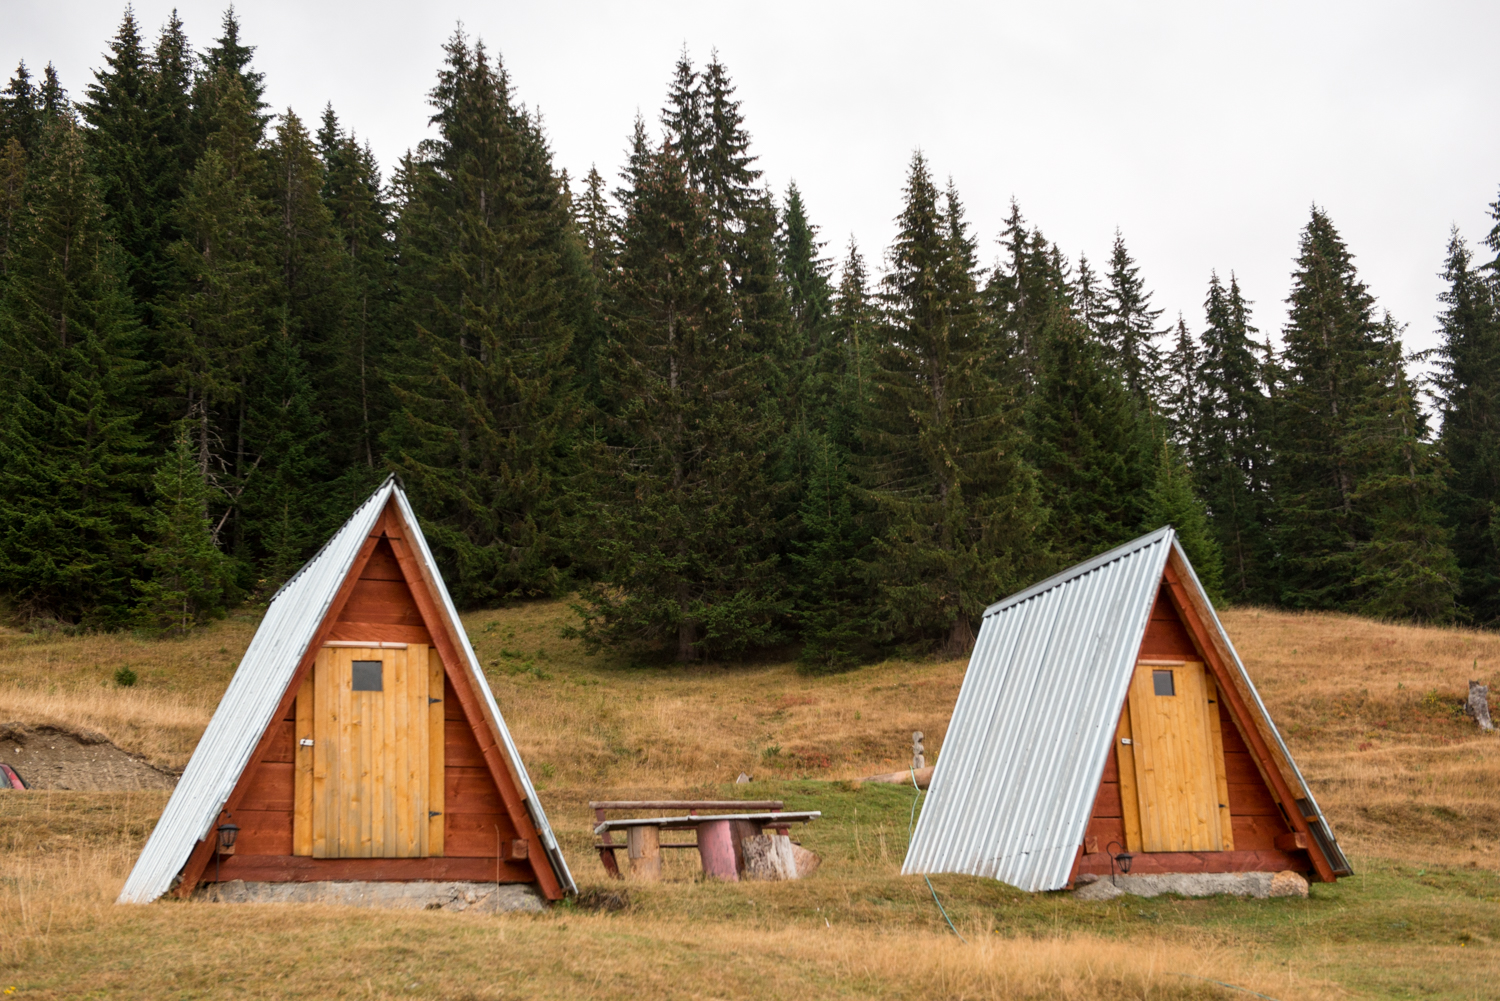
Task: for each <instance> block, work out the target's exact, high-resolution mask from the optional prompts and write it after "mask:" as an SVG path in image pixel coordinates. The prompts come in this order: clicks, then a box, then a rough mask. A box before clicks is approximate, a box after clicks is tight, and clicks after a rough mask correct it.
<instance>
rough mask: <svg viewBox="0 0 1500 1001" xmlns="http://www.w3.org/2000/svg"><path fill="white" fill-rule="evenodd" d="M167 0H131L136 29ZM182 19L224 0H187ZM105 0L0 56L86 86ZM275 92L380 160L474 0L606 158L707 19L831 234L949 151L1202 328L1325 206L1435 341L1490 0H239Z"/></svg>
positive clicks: (564, 120)
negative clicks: (1119, 243) (1214, 302)
mask: <svg viewBox="0 0 1500 1001" xmlns="http://www.w3.org/2000/svg"><path fill="white" fill-rule="evenodd" d="M173 6H174V4H173V3H171V2H162V0H138V2H137V3H136V5H135V10H136V14H137V17H138V18H139V20H140V22H141V23H142V25H143V28H144V30H145V31H146V33H147V34H148V37H152V38H154V35H155V33H156V31H157V29H158V28H159V26H160V25H161V24H162V22H163V21H164V20H165V19H166V17H167V14H168V12H169V11H170V9H171V8H172V7H173ZM176 6H177V7H178V8H179V9H180V11H181V16H182V18H183V20H184V21H185V22H186V28H187V32H188V35H189V38H190V39H191V40H192V42H193V43H194V45H195V47H197V48H199V49H202V48H204V47H206V46H207V45H208V44H209V43H210V42H211V40H212V39H213V38H214V37H215V36H216V35H217V34H218V27H219V19H220V16H221V14H222V11H223V4H222V3H221V2H217V0H215V2H198V0H181V2H178V3H177V4H176ZM122 10H123V4H121V3H120V2H119V0H108V2H97V0H70V2H67V3H38V2H36V0H0V26H3V30H0V70H3V71H4V76H5V77H6V78H8V77H9V75H10V72H11V71H12V70H13V69H14V67H15V65H16V62H17V61H18V60H19V59H21V58H24V59H25V60H26V62H27V64H28V66H31V67H32V68H33V70H39V69H40V67H41V66H43V65H45V64H46V62H47V61H48V60H51V61H53V62H54V63H55V64H56V65H57V68H58V70H59V72H60V73H61V76H62V79H63V82H64V85H65V86H67V87H68V89H69V91H70V93H71V94H72V95H73V96H74V97H75V98H77V97H81V96H82V95H83V92H84V87H85V85H86V84H87V83H88V82H89V81H90V80H91V79H92V77H91V75H90V71H91V70H92V69H93V68H94V67H97V66H99V65H101V64H102V55H101V54H102V53H103V51H104V50H105V47H106V44H107V41H108V39H109V38H110V37H111V36H112V35H113V34H114V31H115V28H116V27H117V25H118V22H119V19H120V15H121V12H122ZM239 12H240V19H241V23H242V26H243V38H244V40H245V41H246V42H247V43H248V44H251V45H255V46H257V51H256V59H255V64H254V65H255V66H256V68H258V69H260V70H261V71H263V72H264V73H265V74H266V81H267V85H268V89H267V98H268V100H269V101H270V102H271V104H272V105H273V107H275V108H278V109H280V108H285V107H286V106H288V105H290V106H291V107H292V108H294V109H295V110H296V111H297V113H298V114H300V115H301V116H302V117H303V118H304V119H307V120H309V121H310V122H314V121H315V120H316V118H317V116H318V114H319V113H320V111H321V109H322V107H323V105H324V103H325V102H327V101H332V102H333V104H334V107H335V109H336V110H337V111H338V113H339V115H340V118H341V119H342V120H343V121H344V123H345V125H346V126H348V127H351V128H353V129H354V130H355V131H356V132H357V133H359V134H360V135H361V136H364V137H366V138H368V139H369V140H370V141H371V142H372V143H373V145H374V148H375V151H376V153H377V155H378V156H379V158H380V161H381V165H382V167H383V168H387V169H388V168H389V166H390V164H391V163H392V162H393V161H394V160H395V158H396V157H397V156H398V155H399V154H400V153H401V152H402V151H403V150H404V149H406V148H407V147H408V146H410V145H413V144H415V143H416V142H417V141H418V140H419V139H421V138H422V137H423V136H424V135H425V134H426V129H427V126H426V119H427V114H428V111H427V108H426V105H425V94H426V92H427V90H428V89H429V88H430V87H431V85H432V81H433V78H434V73H435V71H436V70H437V67H438V65H439V62H440V60H441V56H442V54H441V50H440V46H441V44H442V43H443V41H444V40H445V39H446V38H447V37H448V36H449V35H450V34H451V33H452V31H453V29H454V26H455V24H456V22H458V21H460V20H461V21H463V22H464V24H465V26H466V27H467V29H468V31H469V32H470V33H471V34H474V35H478V36H480V37H482V38H483V39H484V40H485V42H486V43H487V44H488V45H489V46H490V47H491V49H492V51H493V50H495V49H498V50H499V51H500V52H501V54H502V55H503V56H504V58H505V62H506V65H507V66H508V68H509V70H510V73H511V76H512V80H513V82H514V85H515V89H516V93H517V95H518V96H519V98H520V99H521V100H523V101H525V102H526V103H527V104H529V105H532V106H534V107H540V108H541V109H542V111H543V113H544V114H545V116H546V121H547V126H548V133H549V135H550V137H551V141H552V144H553V148H554V150H555V153H556V161H557V164H558V166H559V167H566V168H567V169H568V171H569V173H570V174H571V175H572V176H573V177H574V178H581V176H582V175H583V174H584V173H585V172H586V171H587V170H588V167H589V165H590V163H597V164H598V166H599V169H600V171H601V172H602V173H604V174H605V175H606V177H607V178H608V179H609V180H610V181H611V186H613V183H614V180H615V174H616V173H617V171H618V169H619V166H620V163H621V161H622V160H623V150H624V148H625V143H626V137H627V135H628V134H629V130H630V127H631V122H632V120H633V118H634V115H635V113H636V110H637V109H640V110H641V111H642V112H643V113H645V114H646V116H647V118H648V120H649V121H651V122H652V123H653V124H654V123H655V122H656V117H657V111H658V109H659V108H660V107H661V104H662V101H663V99H664V96H665V93H666V85H667V81H668V79H669V77H670V75H671V72H672V65H673V61H674V60H675V58H676V56H677V53H678V51H679V49H680V48H681V46H682V45H683V44H684V43H686V45H687V46H688V48H689V51H690V52H691V53H692V55H693V56H694V58H695V59H696V60H697V61H698V62H700V63H701V62H702V61H704V60H706V58H707V57H708V55H709V53H710V50H711V49H713V48H715V47H717V49H718V50H719V53H720V57H721V58H722V59H723V61H724V62H725V64H726V65H727V66H728V68H729V71H730V73H731V75H732V77H733V79H734V81H735V83H736V84H737V86H738V92H739V97H740V98H741V99H742V100H743V110H744V113H745V115H746V118H747V124H748V127H749V129H750V132H751V135H752V137H753V139H754V146H753V151H754V152H756V153H758V154H759V156H760V166H761V167H762V168H763V169H764V170H765V172H766V179H767V180H768V181H769V182H770V183H771V184H772V185H773V186H774V187H775V189H776V190H777V191H778V192H783V191H784V190H785V187H786V183H787V181H788V180H789V179H791V178H796V180H797V183H798V185H799V186H800V187H801V188H802V191H803V194H804V197H805V199H806V201H807V205H808V208H809V212H810V214H811V216H812V219H813V221H814V222H815V223H816V224H818V225H819V226H820V227H821V229H822V232H823V235H824V238H825V239H827V240H828V243H829V246H828V251H829V252H830V253H831V254H833V255H834V256H835V257H841V256H842V253H843V248H844V245H845V243H846V242H847V240H848V238H849V236H850V234H853V235H854V236H855V237H857V238H858V240H859V242H860V245H861V247H862V248H863V249H864V251H865V253H866V256H867V258H868V259H869V260H870V261H871V263H872V264H876V263H878V260H879V258H880V256H881V253H882V252H883V250H884V248H885V245H886V243H887V242H888V240H889V239H890V237H891V235H892V233H893V229H894V227H893V224H892V220H893V218H894V216H895V215H896V213H897V211H898V209H899V206H900V189H901V184H902V180H903V176H904V172H905V170H906V166H907V163H908V160H909V158H910V155H911V152H912V150H914V149H916V148H918V147H920V148H921V149H922V150H924V151H925V152H926V154H927V156H928V157H929V159H930V161H931V163H932V165H933V168H934V170H935V171H936V172H937V174H938V175H939V177H943V176H946V175H951V176H952V177H953V179H954V180H955V181H956V183H957V185H958V188H959V191H960V194H961V195H962V196H963V198H964V200H965V202H966V203H967V205H968V209H969V213H970V221H971V222H972V223H973V225H974V228H975V231H976V233H977V234H978V235H979V236H980V238H981V247H982V254H983V259H984V260H986V261H989V260H992V259H993V258H994V257H995V256H996V255H997V254H998V249H997V248H996V246H995V242H994V239H995V237H996V235H997V234H998V232H999V230H1000V227H1001V225H1002V223H1003V220H1004V218H1005V215H1006V213H1007V210H1008V204H1009V201H1010V199H1011V197H1012V196H1014V197H1016V198H1017V199H1018V200H1019V201H1020V204H1021V207H1022V211H1023V212H1024V213H1025V214H1026V216H1027V217H1028V219H1029V220H1030V221H1031V222H1032V223H1033V224H1037V225H1040V226H1041V227H1042V229H1043V231H1044V232H1045V233H1046V235H1047V236H1048V237H1049V238H1050V239H1052V240H1054V241H1057V242H1058V243H1059V244H1060V245H1061V246H1062V247H1063V249H1064V251H1065V252H1066V253H1067V254H1068V255H1069V256H1070V257H1071V258H1073V259H1074V260H1075V261H1076V259H1077V256H1078V253H1079V252H1080V251H1082V252H1085V253H1087V254H1088V256H1089V258H1090V260H1091V261H1093V262H1095V263H1096V264H1099V265H1102V264H1103V263H1104V262H1105V260H1106V257H1107V254H1108V251H1109V246H1110V242H1111V239H1112V236H1113V233H1114V230H1115V228H1116V227H1119V228H1120V229H1121V230H1122V231H1123V232H1124V234H1125V239H1126V242H1127V244H1128V246H1129V247H1130V249H1131V251H1132V253H1133V254H1134V256H1135V257H1136V259H1137V261H1138V263H1139V264H1140V266H1141V269H1142V274H1143V276H1144V277H1145V279H1146V282H1147V285H1148V288H1150V289H1151V290H1152V291H1153V293H1154V303H1155V305H1157V306H1160V307H1163V308H1164V309H1165V311H1166V312H1165V313H1164V315H1163V321H1164V322H1165V321H1167V320H1175V317H1176V314H1177V312H1178V311H1179V310H1181V311H1182V312H1183V313H1184V314H1185V316H1186V317H1187V319H1188V322H1189V325H1190V326H1191V327H1193V328H1194V329H1195V330H1196V329H1197V328H1198V327H1200V326H1201V325H1202V301H1203V296H1204V289H1205V287H1206V283H1207V279H1208V275H1209V271H1210V269H1212V268H1217V269H1218V270H1219V271H1220V273H1221V274H1227V272H1229V271H1231V270H1233V271H1235V272H1237V273H1238V275H1239V278H1240V282H1241V285H1242V287H1243V288H1244V290H1245V292H1246V294H1247V295H1248V296H1249V297H1250V298H1251V299H1253V300H1254V302H1255V311H1256V320H1257V323H1258V325H1259V326H1260V327H1261V328H1262V330H1267V329H1269V330H1272V331H1273V332H1276V331H1279V328H1280V325H1281V323H1282V320H1283V317H1284V307H1283V304H1282V300H1283V299H1284V298H1285V297H1286V294H1287V291H1288V287H1289V275H1290V272H1291V263H1292V258H1293V256H1294V255H1295V253H1296V249H1297V234H1298V231H1299V229H1300V228H1301V226H1302V225H1303V224H1304V223H1305V222H1306V219H1307V214H1308V208H1309V206H1310V205H1311V204H1312V203H1314V202H1316V203H1318V204H1320V205H1323V206H1325V207H1326V208H1327V209H1328V211H1329V213H1330V214H1331V216H1332V218H1333V220H1334V222H1335V224H1336V225H1337V226H1338V227H1339V229H1340V231H1341V232H1342V233H1343V235H1344V237H1345V239H1346V240H1347V241H1348V242H1349V244H1350V246H1351V248H1352V249H1353V251H1354V253H1355V254H1356V257H1357V263H1358V265H1359V267H1360V269H1361V273H1362V276H1363V277H1364V279H1365V280H1366V281H1367V282H1368V284H1369V285H1370V287H1371V290H1372V291H1373V292H1374V294H1375V295H1376V297H1377V298H1378V299H1379V301H1380V303H1381V304H1382V305H1383V306H1385V307H1386V308H1388V309H1390V310H1391V312H1392V313H1393V314H1394V315H1395V316H1396V318H1397V319H1398V320H1399V321H1401V322H1403V323H1406V324H1408V330H1407V344H1408V346H1409V347H1411V348H1420V347H1427V346H1430V345H1431V344H1432V343H1433V341H1434V336H1433V334H1432V329H1433V327H1434V321H1433V316H1434V313H1435V312H1436V310H1437V301H1436V295H1437V293H1438V291H1439V290H1440V288H1441V282H1440V281H1439V280H1438V278H1437V271H1438V270H1439V268H1440V266H1441V263H1442V256H1443V250H1444V246H1445V244H1446V242H1447V238H1448V230H1449V227H1450V226H1451V225H1453V224H1457V225H1458V226H1459V227H1460V229H1461V230H1462V231H1463V233H1464V234H1465V235H1466V236H1467V237H1469V238H1470V240H1471V241H1477V240H1478V239H1479V238H1480V237H1482V236H1483V234H1484V233H1486V232H1488V230H1489V227H1490V225H1491V224H1490V222H1489V219H1488V212H1487V208H1486V206H1487V205H1488V204H1489V203H1490V202H1492V201H1494V200H1495V198H1496V193H1497V188H1500V128H1497V127H1496V123H1497V111H1500V57H1497V55H1496V42H1497V40H1500V4H1495V3H1493V2H1491V3H1480V2H1470V3H1464V2H1434V0H1429V2H1425V3H1406V4H1398V3H1379V2H1363V3H1354V2H1348V3H1326V2H1325V3H1310V2H1297V3H1289V2H1281V3H1278V2H1260V3H1240V4H1227V3H1203V2H1195V3H1127V2H1093V3H1073V4H1039V3H1030V4H1003V3H926V4H900V5H898V4H893V3H882V2H866V3H847V4H831V3H830V4H809V3H776V2H763V3H757V4H735V5H730V4H705V3H662V2H634V3H629V4H624V3H612V4H611V3H600V2H580V0H575V2H573V3H567V4H561V3H552V4H546V3H536V2H531V3H516V2H498V3H455V2H451V0H427V2H423V3H410V2H404V3H392V2H381V0H374V2H366V3H361V4H352V3H309V2H307V0H303V2H299V3H290V2H283V0H254V2H244V3H242V4H241V6H240V11H239Z"/></svg>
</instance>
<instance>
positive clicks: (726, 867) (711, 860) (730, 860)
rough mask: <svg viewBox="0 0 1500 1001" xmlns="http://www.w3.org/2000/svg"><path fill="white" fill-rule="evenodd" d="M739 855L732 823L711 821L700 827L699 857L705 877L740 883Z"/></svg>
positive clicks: (706, 821)
mask: <svg viewBox="0 0 1500 1001" xmlns="http://www.w3.org/2000/svg"><path fill="white" fill-rule="evenodd" d="M741 850H742V851H743V849H741ZM737 854H738V853H737V852H736V851H735V850H734V835H733V832H732V830H731V828H730V821H727V820H712V819H710V820H705V821H703V822H702V823H701V824H699V825H698V855H699V856H700V857H701V858H702V859H703V874H704V875H705V876H711V877H713V878H714V879H723V880H727V881H728V882H731V883H738V882H739V881H740V873H739V868H738V866H737V865H736V864H735V863H736V858H735V856H736V855H737Z"/></svg>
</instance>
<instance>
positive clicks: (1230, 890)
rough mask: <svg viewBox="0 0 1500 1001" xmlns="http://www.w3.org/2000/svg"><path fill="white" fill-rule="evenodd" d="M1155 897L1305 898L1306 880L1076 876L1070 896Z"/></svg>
mask: <svg viewBox="0 0 1500 1001" xmlns="http://www.w3.org/2000/svg"><path fill="white" fill-rule="evenodd" d="M1127 893H1128V894H1131V895H1133V896H1136V897H1155V896H1158V895H1160V894H1163V893H1176V894H1180V895H1181V896H1184V897H1215V896H1218V895H1220V894H1229V895H1231V896H1235V897H1305V896H1307V880H1306V879H1303V878H1302V875H1301V874H1300V873H1295V872H1180V873H1161V874H1153V875H1149V876H1116V877H1114V879H1113V880H1111V879H1110V877H1108V876H1093V875H1087V876H1080V877H1078V888H1077V889H1076V890H1074V891H1073V896H1075V897H1077V898H1078V899H1079V900H1113V899H1114V898H1115V897H1118V896H1122V895H1123V894H1127Z"/></svg>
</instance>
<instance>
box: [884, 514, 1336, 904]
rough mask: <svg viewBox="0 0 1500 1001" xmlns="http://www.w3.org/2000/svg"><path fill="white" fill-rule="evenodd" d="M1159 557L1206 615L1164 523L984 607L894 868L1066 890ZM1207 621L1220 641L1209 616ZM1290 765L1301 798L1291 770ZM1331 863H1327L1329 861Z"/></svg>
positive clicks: (1266, 719)
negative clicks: (1180, 574) (1185, 580)
mask: <svg viewBox="0 0 1500 1001" xmlns="http://www.w3.org/2000/svg"><path fill="white" fill-rule="evenodd" d="M1169 557H1174V564H1177V565H1180V566H1182V567H1186V568H1187V570H1188V574H1187V576H1189V577H1190V579H1191V588H1192V589H1195V590H1196V591H1197V596H1198V597H1199V598H1201V599H1202V603H1203V604H1204V605H1206V606H1207V607H1208V610H1209V614H1210V615H1212V607H1213V606H1212V603H1211V602H1209V601H1208V598H1207V596H1206V595H1204V594H1203V593H1202V587H1201V585H1200V584H1199V583H1198V579H1197V577H1196V575H1193V574H1192V569H1191V565H1190V564H1188V561H1187V558H1186V556H1184V555H1183V554H1182V550H1181V547H1180V546H1179V545H1178V544H1177V540H1176V536H1175V534H1174V533H1173V531H1172V529H1171V528H1170V527H1166V528H1162V529H1158V530H1157V531H1155V532H1152V533H1150V534H1148V535H1144V536H1142V537H1141V538H1139V539H1136V540H1135V541H1133V542H1130V543H1127V544H1125V545H1123V546H1120V547H1118V548H1116V549H1112V550H1110V551H1109V552H1107V553H1104V554H1102V555H1100V556H1096V557H1094V558H1093V559H1091V560H1088V561H1086V562H1084V563H1080V564H1079V565H1078V566H1075V567H1072V568H1071V569H1069V570H1065V571H1063V572H1062V573H1060V574H1057V575H1056V576H1054V577H1050V578H1048V579H1047V580H1044V581H1042V582H1041V583H1039V584H1036V585H1033V586H1032V587H1029V588H1026V589H1025V590H1023V591H1020V592H1018V593H1016V594H1014V595H1011V596H1010V597H1009V598H1006V599H1005V600H1003V601H1000V602H998V603H996V604H994V605H992V606H990V607H989V608H988V609H986V610H985V613H984V621H983V624H982V625H981V626H980V629H979V636H978V639H977V640H976V642H975V645H974V653H973V655H972V656H971V657H970V659H969V667H968V671H967V673H966V674H965V675H964V683H963V687H962V688H961V689H960V691H959V695H958V702H957V704H956V705H955V706H954V709H953V717H952V720H951V721H950V723H949V725H948V732H947V736H946V737H945V738H944V741H943V746H942V750H941V753H940V754H939V756H938V762H937V767H936V768H935V769H934V771H933V776H932V784H931V787H930V789H929V791H928V795H927V801H926V802H925V803H924V804H923V807H922V813H921V816H920V818H919V820H918V821H917V827H916V830H915V832H914V833H913V835H912V842H911V846H910V848H909V849H908V850H907V855H906V861H905V863H904V864H903V865H902V872H905V873H940V872H958V873H967V874H969V875H975V876H988V877H991V878H993V879H998V880H1001V881H1002V882H1005V883H1009V884H1011V885H1012V886H1016V887H1019V888H1021V889H1023V890H1029V891H1037V890H1055V889H1060V888H1062V887H1063V886H1065V885H1067V881H1068V876H1069V874H1070V873H1071V871H1072V867H1073V860H1074V857H1075V855H1076V854H1077V851H1078V846H1079V845H1081V844H1082V843H1083V836H1084V832H1085V830H1086V828H1087V826H1088V821H1089V815H1090V813H1092V811H1093V807H1094V796H1095V793H1096V792H1097V791H1098V788H1099V782H1100V780H1101V779H1102V777H1103V773H1104V765H1105V763H1106V761H1107V759H1108V755H1109V747H1110V742H1111V740H1112V739H1113V736H1114V733H1115V728H1116V726H1117V724H1118V722H1119V718H1120V711H1121V708H1122V706H1123V705H1124V702H1125V697H1126V694H1127V692H1128V690H1129V687H1130V678H1131V675H1132V673H1133V672H1134V669H1135V664H1136V659H1137V656H1138V653H1139V650H1140V646H1141V641H1142V640H1143V639H1144V637H1145V632H1146V624H1147V621H1148V619H1149V618H1150V615H1151V608H1152V606H1153V605H1154V603H1155V601H1156V596H1157V592H1158V589H1159V588H1160V586H1161V579H1162V573H1163V571H1164V569H1165V567H1166V564H1167V560H1168V559H1169ZM1194 604H1195V605H1196V604H1197V601H1196V600H1195V602H1194ZM1212 623H1213V626H1214V628H1215V629H1216V630H1217V631H1218V632H1219V633H1220V635H1221V636H1222V634H1223V627H1222V626H1221V625H1220V624H1219V621H1218V618H1217V616H1214V617H1213V618H1212ZM1224 652H1227V653H1228V657H1226V658H1225V659H1226V660H1228V661H1230V662H1232V663H1233V665H1234V666H1235V668H1237V669H1238V673H1239V675H1240V678H1241V680H1242V682H1243V687H1244V688H1245V689H1248V691H1249V693H1250V694H1251V695H1252V696H1253V705H1254V706H1255V707H1256V708H1257V709H1258V710H1259V712H1260V713H1261V714H1262V716H1263V719H1262V720H1257V721H1256V722H1257V724H1258V725H1260V726H1261V728H1262V729H1269V731H1270V733H1271V734H1272V735H1273V736H1274V739H1275V741H1276V744H1277V746H1278V747H1279V748H1280V750H1281V752H1282V753H1283V754H1284V755H1285V757H1286V761H1287V762H1288V763H1290V762H1291V755H1290V753H1289V752H1287V751H1286V745H1285V743H1284V742H1283V741H1282V740H1281V736H1280V734H1278V733H1276V730H1275V726H1274V724H1272V723H1271V720H1270V716H1269V714H1266V711H1265V706H1264V704H1263V703H1261V702H1260V697H1259V696H1258V695H1255V694H1254V691H1255V688H1254V685H1252V684H1251V683H1250V678H1249V676H1248V675H1247V674H1246V673H1245V669H1244V665H1243V664H1241V663H1240V660H1239V657H1238V655H1236V654H1235V653H1234V648H1233V647H1232V646H1231V645H1229V644H1228V640H1227V637H1225V645H1224V647H1223V648H1222V649H1221V653H1224ZM1290 772H1291V774H1290V775H1289V776H1288V777H1289V778H1293V777H1294V778H1295V782H1296V784H1297V786H1300V787H1301V789H1302V790H1303V792H1304V794H1305V795H1306V797H1307V798H1308V800H1309V802H1313V801H1312V794H1311V792H1308V791H1307V784H1306V782H1305V781H1303V779H1302V775H1301V773H1300V772H1297V771H1296V768H1295V765H1293V766H1292V767H1291V769H1290ZM1314 808H1316V804H1315V803H1314ZM1319 819H1320V822H1321V814H1320V815H1319ZM1323 829H1324V831H1325V832H1327V836H1328V839H1329V840H1330V842H1331V841H1332V833H1331V831H1328V828H1327V825H1326V823H1323ZM1334 848H1335V852H1336V851H1337V846H1336V844H1335V845H1334ZM1341 860H1342V855H1339V857H1338V860H1335V859H1333V858H1330V862H1332V863H1333V864H1334V866H1335V868H1338V861H1341ZM1345 867H1347V863H1345Z"/></svg>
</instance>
